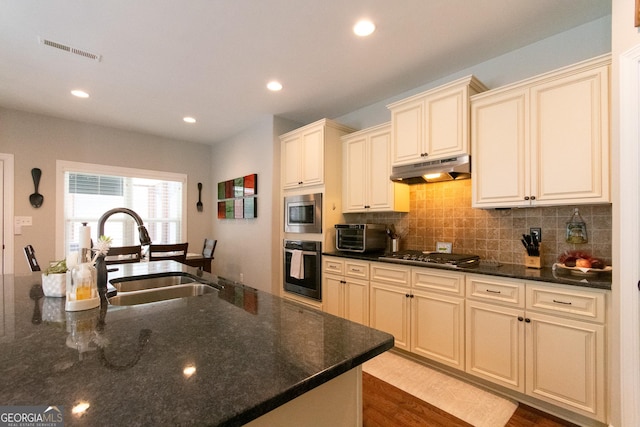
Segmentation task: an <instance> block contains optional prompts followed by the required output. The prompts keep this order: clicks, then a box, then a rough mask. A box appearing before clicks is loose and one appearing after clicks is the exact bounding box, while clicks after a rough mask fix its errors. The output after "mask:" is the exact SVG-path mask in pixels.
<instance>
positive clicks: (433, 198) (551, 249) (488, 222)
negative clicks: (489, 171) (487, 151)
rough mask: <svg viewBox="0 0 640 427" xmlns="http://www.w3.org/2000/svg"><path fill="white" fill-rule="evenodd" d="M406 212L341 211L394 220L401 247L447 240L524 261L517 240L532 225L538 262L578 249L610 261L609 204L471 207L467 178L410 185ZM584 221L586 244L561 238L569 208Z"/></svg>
mask: <svg viewBox="0 0 640 427" xmlns="http://www.w3.org/2000/svg"><path fill="white" fill-rule="evenodd" d="M410 197H411V201H410V212H409V213H396V212H384V213H365V214H345V219H346V221H347V222H348V223H381V224H393V225H394V226H395V228H396V232H397V233H398V234H399V235H400V238H401V240H400V249H418V250H434V249H435V246H436V242H452V243H453V252H457V253H469V254H477V255H480V257H481V258H483V259H488V260H495V261H498V262H501V263H508V264H523V263H524V259H523V258H524V255H525V253H526V252H525V249H524V247H523V246H522V243H521V242H520V240H521V239H522V234H529V229H530V228H531V227H540V228H542V243H541V251H542V264H543V266H545V267H550V266H551V265H553V263H554V262H556V260H557V258H558V256H559V255H560V254H562V253H563V252H564V251H566V250H572V249H575V250H581V251H584V252H588V253H590V254H591V255H592V256H594V257H598V258H601V259H603V260H605V261H606V262H607V264H610V263H611V253H612V249H611V227H612V220H611V205H580V206H574V205H569V206H555V207H536V208H518V209H516V208H514V209H505V210H496V209H473V208H471V180H468V179H467V180H463V181H448V182H441V183H433V184H421V185H412V186H411V187H410ZM576 207H578V208H579V209H580V215H581V216H582V218H583V219H584V221H585V223H586V224H587V233H588V243H585V244H578V245H577V244H570V243H566V242H565V236H566V223H567V221H569V220H570V218H571V216H572V215H573V210H574V208H576Z"/></svg>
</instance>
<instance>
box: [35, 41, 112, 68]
mask: <svg viewBox="0 0 640 427" xmlns="http://www.w3.org/2000/svg"><path fill="white" fill-rule="evenodd" d="M38 41H39V42H40V44H42V45H45V46H49V47H55V48H56V49H60V50H64V51H65V52H69V53H73V54H76V55H80V56H83V57H85V58H87V59H93V60H94V61H98V62H100V60H101V59H102V55H98V54H96V53H91V52H88V51H86V50H84V49H78V48H76V47H71V46H67V45H66V44H62V43H58V42H54V41H52V40H47V39H45V38H42V37H38Z"/></svg>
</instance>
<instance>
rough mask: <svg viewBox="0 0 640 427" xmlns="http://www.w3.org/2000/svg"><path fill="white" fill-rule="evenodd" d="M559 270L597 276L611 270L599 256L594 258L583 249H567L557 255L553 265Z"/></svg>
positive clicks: (576, 274)
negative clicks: (556, 260)
mask: <svg viewBox="0 0 640 427" xmlns="http://www.w3.org/2000/svg"><path fill="white" fill-rule="evenodd" d="M555 266H556V267H557V268H558V269H560V270H561V271H562V270H564V271H567V272H569V273H570V274H573V275H575V276H591V277H593V276H598V275H600V274H602V273H609V272H611V266H610V265H607V264H606V262H605V261H604V260H603V259H601V258H596V257H594V256H592V255H591V254H589V253H587V252H583V251H567V252H564V253H563V254H562V255H560V256H559V257H558V262H557V263H556V265H555Z"/></svg>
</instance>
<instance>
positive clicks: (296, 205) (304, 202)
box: [284, 193, 322, 233]
mask: <svg viewBox="0 0 640 427" xmlns="http://www.w3.org/2000/svg"><path fill="white" fill-rule="evenodd" d="M284 231H285V232H286V233H322V193H316V194H302V195H298V196H287V197H285V198H284Z"/></svg>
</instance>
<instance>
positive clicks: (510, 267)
mask: <svg viewBox="0 0 640 427" xmlns="http://www.w3.org/2000/svg"><path fill="white" fill-rule="evenodd" d="M323 255H330V256H336V257H343V258H352V259H360V260H363V261H378V262H387V261H385V260H383V259H379V257H380V256H382V255H384V254H383V253H378V252H374V253H357V252H339V251H335V252H324V253H323ZM400 265H407V264H400ZM419 267H425V268H437V269H444V270H449V271H459V272H461V273H474V274H485V275H489V276H498V277H508V278H512V279H524V280H534V281H539V282H548V283H558V284H562V285H572V286H581V287H585V288H594V289H605V290H611V273H603V274H601V275H599V276H584V275H576V274H572V273H571V272H570V271H567V270H563V269H554V268H553V267H543V268H541V269H536V268H527V267H525V266H524V265H518V264H499V265H496V264H494V263H486V262H483V261H482V260H481V262H480V264H479V265H478V266H477V267H468V268H451V267H443V266H440V265H438V264H421V265H419Z"/></svg>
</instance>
